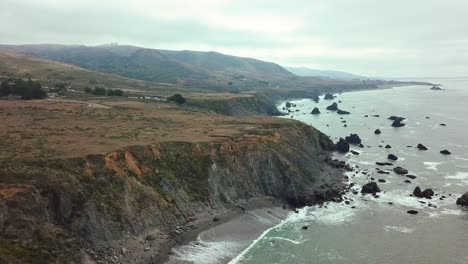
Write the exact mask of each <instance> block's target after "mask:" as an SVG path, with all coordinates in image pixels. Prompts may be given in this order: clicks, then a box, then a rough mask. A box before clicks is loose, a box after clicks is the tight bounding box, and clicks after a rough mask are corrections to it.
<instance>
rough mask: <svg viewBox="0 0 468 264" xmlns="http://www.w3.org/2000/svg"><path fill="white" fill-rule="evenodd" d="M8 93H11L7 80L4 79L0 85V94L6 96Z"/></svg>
mask: <svg viewBox="0 0 468 264" xmlns="http://www.w3.org/2000/svg"><path fill="white" fill-rule="evenodd" d="M9 94H11V87H10V84H9V81H8V80H6V81H3V82H2V84H1V85H0V96H7V95H9Z"/></svg>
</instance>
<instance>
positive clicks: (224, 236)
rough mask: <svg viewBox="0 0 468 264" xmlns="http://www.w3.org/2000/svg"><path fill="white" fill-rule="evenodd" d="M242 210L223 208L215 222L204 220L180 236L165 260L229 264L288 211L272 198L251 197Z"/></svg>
mask: <svg viewBox="0 0 468 264" xmlns="http://www.w3.org/2000/svg"><path fill="white" fill-rule="evenodd" d="M245 209H246V210H245V211H244V212H242V211H241V210H239V211H238V210H229V211H226V212H225V213H224V214H222V215H221V216H220V220H219V221H218V222H213V221H205V222H204V223H200V224H199V226H198V228H197V229H195V230H191V231H188V232H186V233H184V234H183V235H181V241H180V242H179V246H176V247H174V248H173V249H172V254H171V255H170V256H169V260H168V261H167V262H165V263H166V264H188V263H193V262H196V263H228V262H229V261H230V260H231V259H232V258H234V257H235V256H236V255H238V254H239V253H241V252H242V251H243V250H244V249H246V248H247V247H248V246H249V245H250V244H251V243H252V242H253V241H254V240H255V239H256V238H258V237H259V236H260V235H261V234H262V233H263V232H264V231H265V230H267V229H268V228H271V227H273V226H276V225H277V224H279V223H280V222H281V221H282V220H284V219H285V218H286V217H287V215H288V214H289V213H290V212H291V210H290V209H289V208H287V209H283V204H282V203H281V202H279V201H277V200H275V199H274V198H271V197H259V198H253V199H251V200H249V201H248V202H247V205H246V208H245Z"/></svg>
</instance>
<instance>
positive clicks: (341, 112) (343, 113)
mask: <svg viewBox="0 0 468 264" xmlns="http://www.w3.org/2000/svg"><path fill="white" fill-rule="evenodd" d="M336 113H337V114H339V115H349V114H351V113H350V112H348V111H344V110H340V109H338V112H336Z"/></svg>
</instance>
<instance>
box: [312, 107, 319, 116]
mask: <svg viewBox="0 0 468 264" xmlns="http://www.w3.org/2000/svg"><path fill="white" fill-rule="evenodd" d="M310 113H311V114H313V115H318V114H320V110H319V109H318V108H317V107H315V108H314V109H313V110H312V112H310Z"/></svg>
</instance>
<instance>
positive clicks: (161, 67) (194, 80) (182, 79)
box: [0, 44, 294, 86]
mask: <svg viewBox="0 0 468 264" xmlns="http://www.w3.org/2000/svg"><path fill="white" fill-rule="evenodd" d="M0 50H4V51H9V52H21V53H25V54H28V55H33V56H37V57H40V58H45V59H49V60H53V61H59V62H64V63H68V64H73V65H77V66H80V67H82V68H85V69H89V70H93V71H98V72H105V73H114V74H118V75H121V76H124V77H128V78H134V79H140V80H145V81H153V82H162V83H178V84H206V83H209V84H210V85H213V86H216V85H219V84H220V83H221V84H227V83H230V82H233V81H246V80H255V81H266V82H268V81H273V80H284V79H288V78H293V77H294V75H293V74H292V73H290V72H289V71H287V70H286V69H284V68H283V67H281V66H280V65H278V64H275V63H271V62H265V61H260V60H256V59H251V58H243V57H236V56H230V55H224V54H221V53H217V52H198V51H187V50H184V51H169V50H158V49H146V48H139V47H134V46H118V45H103V46H93V47H90V46H77V45H72V46H70V45H68V46H67V45H51V44H45V45H18V46H16V45H0Z"/></svg>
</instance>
